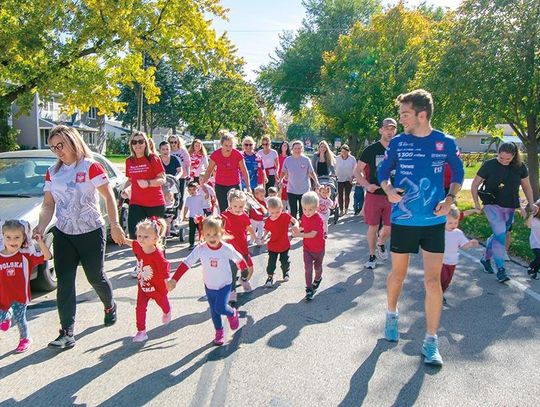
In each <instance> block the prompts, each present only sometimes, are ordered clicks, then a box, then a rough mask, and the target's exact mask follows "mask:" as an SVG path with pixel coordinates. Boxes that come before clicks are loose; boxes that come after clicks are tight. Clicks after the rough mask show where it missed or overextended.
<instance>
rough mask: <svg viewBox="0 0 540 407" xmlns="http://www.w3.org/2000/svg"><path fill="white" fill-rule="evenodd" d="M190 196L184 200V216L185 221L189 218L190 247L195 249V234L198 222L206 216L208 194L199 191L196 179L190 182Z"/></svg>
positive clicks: (189, 248)
mask: <svg viewBox="0 0 540 407" xmlns="http://www.w3.org/2000/svg"><path fill="white" fill-rule="evenodd" d="M187 189H188V196H187V198H186V201H185V202H184V214H183V216H182V219H183V221H184V222H185V221H186V220H187V218H189V247H188V250H193V248H194V247H195V234H196V233H197V224H198V223H199V222H200V219H201V217H203V216H204V202H205V200H207V199H208V194H206V193H199V184H198V183H197V182H195V181H191V182H190V183H188V188H187Z"/></svg>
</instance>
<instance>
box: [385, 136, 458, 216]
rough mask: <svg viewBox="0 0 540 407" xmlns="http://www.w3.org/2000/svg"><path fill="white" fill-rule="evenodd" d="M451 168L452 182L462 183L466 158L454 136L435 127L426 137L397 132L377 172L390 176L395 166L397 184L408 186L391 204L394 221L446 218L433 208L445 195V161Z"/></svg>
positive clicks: (399, 186) (402, 186) (386, 178)
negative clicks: (398, 198)
mask: <svg viewBox="0 0 540 407" xmlns="http://www.w3.org/2000/svg"><path fill="white" fill-rule="evenodd" d="M445 162H447V163H448V164H449V165H450V169H451V170H452V180H451V182H457V183H459V184H462V183H463V177H464V175H465V173H464V169H463V162H462V161H461V158H459V153H458V149H457V145H456V142H455V140H454V138H453V137H450V136H447V135H446V134H444V133H442V132H440V131H438V130H433V131H432V132H431V134H430V135H429V136H427V137H417V136H414V135H412V134H405V133H402V134H399V135H398V136H395V137H394V138H393V139H392V140H391V141H390V145H389V146H388V150H387V151H386V154H385V157H384V160H383V161H382V162H381V164H380V166H379V168H378V170H377V176H378V179H379V182H382V181H384V180H388V179H390V173H391V171H392V170H394V169H395V171H396V173H395V178H394V181H393V185H394V188H402V189H404V190H405V192H404V194H403V199H402V200H401V202H399V203H397V204H393V205H392V215H391V220H392V223H394V224H396V225H405V226H432V225H438V224H441V223H445V222H446V216H435V215H434V214H433V211H434V210H435V207H436V206H437V205H438V203H439V202H440V201H441V200H443V199H444V197H445V193H444V163H445Z"/></svg>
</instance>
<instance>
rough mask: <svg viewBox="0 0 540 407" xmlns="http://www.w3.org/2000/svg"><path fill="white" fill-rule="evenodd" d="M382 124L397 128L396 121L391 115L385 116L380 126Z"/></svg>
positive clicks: (382, 125)
mask: <svg viewBox="0 0 540 407" xmlns="http://www.w3.org/2000/svg"><path fill="white" fill-rule="evenodd" d="M384 126H394V127H396V128H397V122H396V121H395V120H394V119H392V118H391V117H387V118H386V119H384V120H383V121H382V122H381V127H384Z"/></svg>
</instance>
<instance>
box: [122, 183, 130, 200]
mask: <svg viewBox="0 0 540 407" xmlns="http://www.w3.org/2000/svg"><path fill="white" fill-rule="evenodd" d="M129 187H131V178H128V179H127V181H126V183H125V184H124V188H123V189H122V192H121V193H120V195H121V196H122V198H124V199H128V198H129V196H128V194H127V193H126V191H127V190H128V189H129Z"/></svg>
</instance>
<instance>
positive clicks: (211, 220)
mask: <svg viewBox="0 0 540 407" xmlns="http://www.w3.org/2000/svg"><path fill="white" fill-rule="evenodd" d="M202 230H203V237H204V232H205V230H208V231H210V232H212V231H214V232H216V233H218V234H220V235H221V240H222V241H227V240H231V239H232V238H233V237H232V236H230V235H228V234H227V233H226V232H225V221H224V220H223V219H222V218H220V217H218V216H214V215H210V216H207V217H206V218H204V220H203V222H202Z"/></svg>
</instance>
